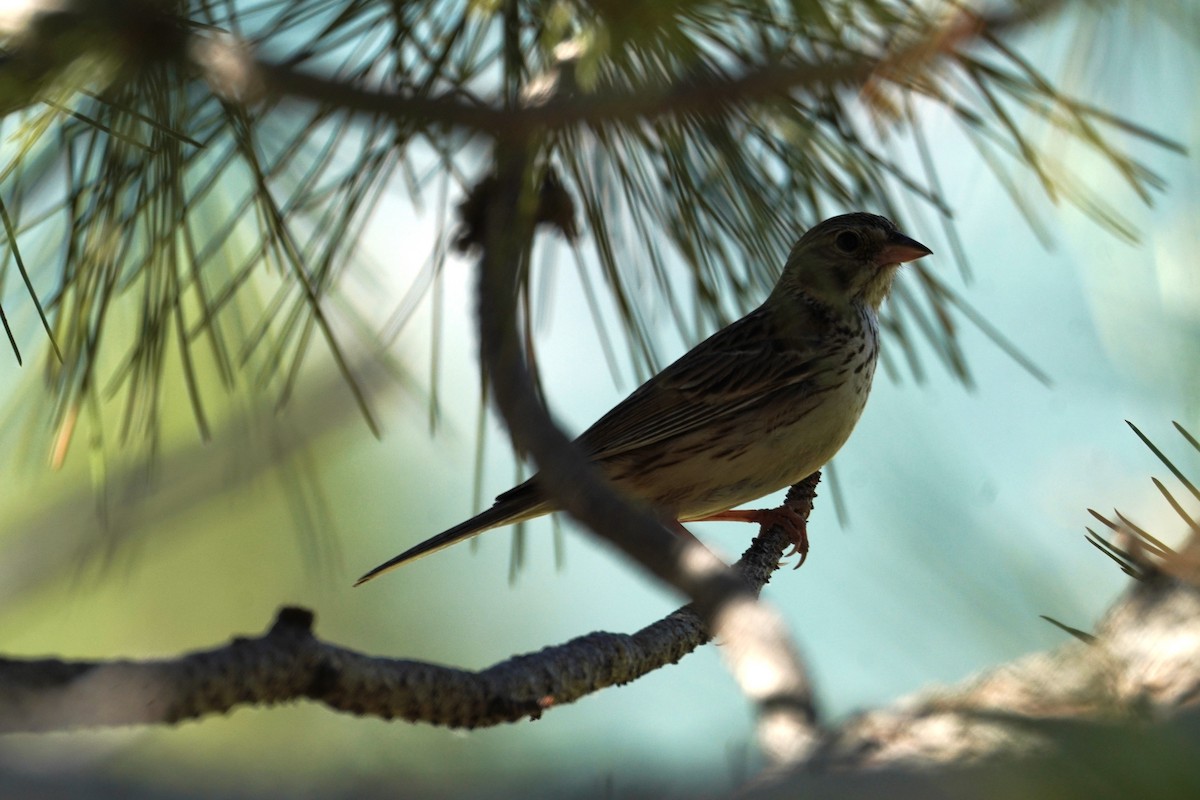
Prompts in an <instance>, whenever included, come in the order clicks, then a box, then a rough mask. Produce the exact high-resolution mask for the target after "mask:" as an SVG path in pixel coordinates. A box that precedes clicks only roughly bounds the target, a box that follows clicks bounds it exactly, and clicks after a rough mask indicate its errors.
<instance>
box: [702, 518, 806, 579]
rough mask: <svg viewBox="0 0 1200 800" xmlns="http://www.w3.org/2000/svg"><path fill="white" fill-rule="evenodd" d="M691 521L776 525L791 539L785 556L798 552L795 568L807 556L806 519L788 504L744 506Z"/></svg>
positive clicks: (797, 567) (766, 526) (798, 566)
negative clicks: (790, 544)
mask: <svg viewBox="0 0 1200 800" xmlns="http://www.w3.org/2000/svg"><path fill="white" fill-rule="evenodd" d="M690 521H691V522H753V523H755V524H757V525H761V526H762V527H763V528H770V527H772V526H775V525H778V526H779V527H780V528H782V529H783V530H784V532H785V533H787V535H788V538H789V539H791V541H792V551H791V552H790V553H784V555H785V556H792V555H795V554H796V553H799V554H800V561H799V563H797V564H796V569H800V565H801V564H803V563H804V560H805V559H806V558H808V521H807V520H806V519H805V518H804V517H803V516H801V515H800V514H799V513H797V512H796V511H795V510H794V509H792V508H791V507H789V506H786V505H785V506H780V507H779V508H746V509H730V510H728V511H718V512H717V513H715V514H709V515H708V516H707V517H700V518H699V519H694V520H690Z"/></svg>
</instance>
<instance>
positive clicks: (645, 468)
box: [355, 213, 931, 585]
mask: <svg viewBox="0 0 1200 800" xmlns="http://www.w3.org/2000/svg"><path fill="white" fill-rule="evenodd" d="M930 252H931V251H930V250H929V248H927V247H925V245H923V244H920V243H919V242H916V241H914V240H912V239H910V238H909V237H907V236H905V235H904V234H902V233H900V232H899V231H898V230H896V226H895V225H894V224H892V222H891V221H889V220H887V219H885V218H883V217H878V216H875V215H873V214H865V213H855V214H844V215H842V216H839V217H833V218H832V219H827V220H825V221H824V222H822V223H821V224H819V225H817V226H816V227H814V228H812V229H811V230H809V231H808V232H807V233H805V234H804V235H803V236H802V237H800V241H798V242H797V243H796V246H795V247H793V248H792V252H791V254H790V255H789V256H788V260H787V264H785V265H784V268H783V274H782V275H780V276H779V281H778V283H776V285H775V289H774V290H773V291H772V292H771V295H770V296H769V297H768V298H767V299H766V302H764V303H763V304H762V305H761V306H759V307H758V308H756V309H755V310H754V311H751V312H750V313H749V314H748V315H746V316H745V317H743V318H742V319H740V320H738V321H737V322H734V323H733V324H732V325H730V326H728V327H727V328H724V329H723V330H720V331H718V332H717V333H715V334H713V335H712V336H710V337H709V338H708V339H705V340H704V341H703V342H701V343H700V344H698V345H696V347H695V348H693V349H692V350H691V351H689V352H688V353H686V354H685V355H684V356H683V357H682V358H680V359H679V360H678V361H676V362H675V363H674V364H671V365H670V366H669V367H667V368H666V369H664V370H663V371H662V372H660V373H658V374H657V375H655V376H654V377H653V378H651V379H650V380H649V381H647V382H646V383H644V384H642V385H641V386H640V387H639V388H638V389H637V390H636V391H635V392H633V394H631V395H629V397H627V398H625V400H623V401H622V402H621V403H619V404H618V405H617V406H616V407H615V408H613V409H612V410H611V411H609V412H608V413H607V414H605V415H604V416H603V417H601V418H600V420H599V421H598V422H596V423H595V424H594V425H592V426H591V427H590V428H588V429H587V430H586V431H584V432H583V434H582V435H581V436H580V437H579V438H578V439H576V440H575V444H576V446H578V447H579V448H580V449H581V450H582V451H583V452H584V454H585V455H586V456H587V457H588V458H589V459H590V460H591V461H592V462H593V463H594V464H595V465H596V466H597V467H598V468H599V469H600V471H601V472H602V473H603V474H604V475H605V477H607V478H608V479H609V480H610V481H612V482H613V483H614V484H616V485H617V486H618V487H619V488H620V489H621V490H622V491H624V492H625V493H627V494H628V495H629V496H630V497H632V498H634V499H636V500H640V501H642V502H643V503H646V504H647V505H649V506H651V507H652V508H653V509H654V510H655V511H656V512H657V513H658V514H660V515H661V517H662V519H663V520H664V521H667V522H676V523H677V522H687V521H699V520H740V521H745V522H758V523H764V522H776V521H778V522H784V523H793V528H792V535H793V542H794V543H795V546H796V551H799V552H800V553H801V554H803V553H805V552H806V551H807V549H808V544H807V538H806V536H805V532H804V529H803V523H802V520H798V519H788V516H789V512H788V511H786V510H784V509H771V510H738V511H734V510H730V509H732V508H733V507H734V506H737V505H741V504H742V503H746V502H749V501H751V500H754V499H757V498H759V497H762V496H763V495H766V494H770V493H771V492H774V491H777V490H779V489H782V488H784V487H786V486H791V485H792V484H794V483H797V482H799V481H801V480H803V479H804V478H806V477H808V476H809V475H811V474H812V473H814V472H816V471H817V470H818V469H820V468H821V467H822V466H823V465H824V464H825V462H827V461H829V459H831V458H833V455H834V453H836V452H837V451H838V449H839V448H840V447H841V446H842V445H843V444H844V443H845V442H846V439H847V438H848V437H849V436H850V431H852V430H853V429H854V425H855V423H857V422H858V418H859V415H860V414H862V410H863V406H864V405H865V404H866V402H867V392H868V391H869V390H870V388H871V378H872V376H873V375H874V374H875V360H876V357H877V356H878V354H879V320H878V318H877V316H876V312H877V311H878V309H879V305H880V304H881V303H882V302H883V300H884V298H885V297H887V294H888V292H889V291H890V290H891V287H892V279H893V278H894V277H895V274H896V269H897V268H898V267H899V266H900V264H901V263H903V262H905V261H912V260H914V259H918V258H921V257H922V256H926V255H929V253H930ZM554 510H555V507H554V505H553V504H552V502H551V501H550V500H548V499H547V498H546V497H545V496H544V495H543V494H542V491H541V488H540V486H539V484H538V478H537V476H536V475H534V476H533V477H532V478H530V479H529V480H527V481H525V483H522V484H521V485H520V486H518V487H516V488H515V489H510V490H509V491H507V492H505V493H504V494H502V495H500V496H499V497H497V498H496V502H495V504H493V505H492V507H491V508H489V509H488V510H486V511H484V512H483V513H481V514H479V515H477V516H475V517H472V518H471V519H469V520H467V521H466V522H463V523H460V524H458V525H455V526H454V527H453V528H450V529H449V530H447V531H444V532H443V533H439V534H438V535H437V536H434V537H433V538H432V539H428V540H426V541H424V542H421V543H420V544H418V545H416V546H414V547H412V548H410V549H408V550H406V551H405V552H403V553H401V554H400V555H398V556H396V557H395V558H393V559H392V560H391V561H388V562H386V563H384V564H381V565H380V566H378V567H376V568H375V569H373V570H371V571H370V572H368V573H367V574H366V575H363V576H362V577H361V578H359V579H358V584H361V583H364V582H366V581H368V580H370V579H371V578H374V577H375V576H377V575H379V574H381V573H383V572H386V571H387V570H389V569H392V568H393V567H396V566H399V565H400V564H403V563H404V562H406V561H410V560H412V559H414V558H418V557H420V556H423V555H426V554H428V553H432V552H434V551H435V550H440V549H442V548H443V547H448V546H450V545H452V544H454V543H455V542H459V541H462V540H463V539H467V538H469V537H471V536H475V535H476V534H479V533H483V532H484V531H486V530H490V529H492V528H496V527H499V526H501V525H509V524H511V523H514V522H520V521H521V520H526V519H530V518H532V517H538V516H541V515H543V514H548V513H550V512H551V511H554ZM358 584H355V585H358Z"/></svg>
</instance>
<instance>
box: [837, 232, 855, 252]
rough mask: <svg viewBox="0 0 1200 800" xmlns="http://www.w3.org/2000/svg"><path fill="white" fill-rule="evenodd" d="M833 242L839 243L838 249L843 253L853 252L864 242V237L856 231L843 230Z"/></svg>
mask: <svg viewBox="0 0 1200 800" xmlns="http://www.w3.org/2000/svg"><path fill="white" fill-rule="evenodd" d="M833 243H834V244H835V245H837V249H838V250H841V251H842V252H843V253H853V252H854V251H855V250H857V249H858V248H859V246H860V245H861V244H862V237H861V236H859V235H858V234H857V233H855V232H854V231H842V232H841V233H839V234H838V235H837V238H836V239H834V240H833Z"/></svg>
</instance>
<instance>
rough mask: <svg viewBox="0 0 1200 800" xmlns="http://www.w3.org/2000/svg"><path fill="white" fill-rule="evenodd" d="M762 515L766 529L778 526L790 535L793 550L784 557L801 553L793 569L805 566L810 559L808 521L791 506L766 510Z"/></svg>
mask: <svg viewBox="0 0 1200 800" xmlns="http://www.w3.org/2000/svg"><path fill="white" fill-rule="evenodd" d="M761 513H762V516H763V518H762V525H763V527H764V528H770V527H775V526H778V527H779V528H780V529H781V530H783V532H784V533H786V534H787V535H788V539H789V540H790V541H791V546H792V549H791V550H789V551H787V552H785V553H784V554H783V557H784V558H790V557H792V556H794V555H796V554H797V553H799V554H800V560H799V561H798V562H796V566H795V567H793V569H800V567H802V566H804V562H805V561H806V560H807V559H808V520H806V519H805V518H804V517H803V516H801V514H800V513H799V512H797V511H796V510H795V509H793V508H790V507H789V506H780V507H779V508H773V509H770V510H764V511H763V512H761Z"/></svg>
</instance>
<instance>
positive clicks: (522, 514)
mask: <svg viewBox="0 0 1200 800" xmlns="http://www.w3.org/2000/svg"><path fill="white" fill-rule="evenodd" d="M513 505H514V504H513V503H511V502H508V503H506V502H498V503H496V505H494V506H492V507H491V508H489V509H487V510H486V511H483V512H482V513H479V514H476V515H475V516H474V517H471V518H470V519H469V520H467V521H466V522H460V523H459V524H458V525H455V526H454V527H453V528H450V529H449V530H445V531H442V532H441V533H439V534H438V535H437V536H434V537H432V538H429V539H426V540H425V541H423V542H421V543H420V544H416V545H413V546H412V547H410V548H408V549H407V550H405V551H404V552H403V553H401V554H400V555H398V556H396V557H395V558H393V559H391V560H390V561H385V562H383V563H382V564H380V565H379V566H378V567H376V568H375V569H373V570H371V571H370V572H368V573H367V574H365V575H363V576H362V577H361V578H359V579H358V580H356V581H355V582H354V585H355V586H361V585H362V584H364V583H366V582H367V581H369V580H371V579H372V578H377V577H379V576H380V575H382V574H383V573H385V572H388V571H390V570H393V569H395V568H396V567H398V566H400V565H401V564H406V563H408V562H409V561H413V560H415V559H418V558H421V557H422V556H427V555H429V554H430V553H435V552H437V551H438V550H441V549H442V548H445V547H449V546H450V545H452V544H457V543H458V542H461V541H463V540H464V539H470V538H471V537H472V536H478V535H479V534H481V533H483V532H484V531H490V530H491V529H492V528H498V527H500V526H501V525H509V524H512V523H514V522H520V521H522V520H526V519H531V518H533V517H537V516H541V515H542V514H545V513H547V512H548V511H549V509H548V508H545V507H543V506H541V505H540V504H538V505H535V506H534V507H532V508H530V507H528V506H527V505H526V504H525V503H521V504H520V505H522V506H526V507H524V508H521V507H518V508H513Z"/></svg>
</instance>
